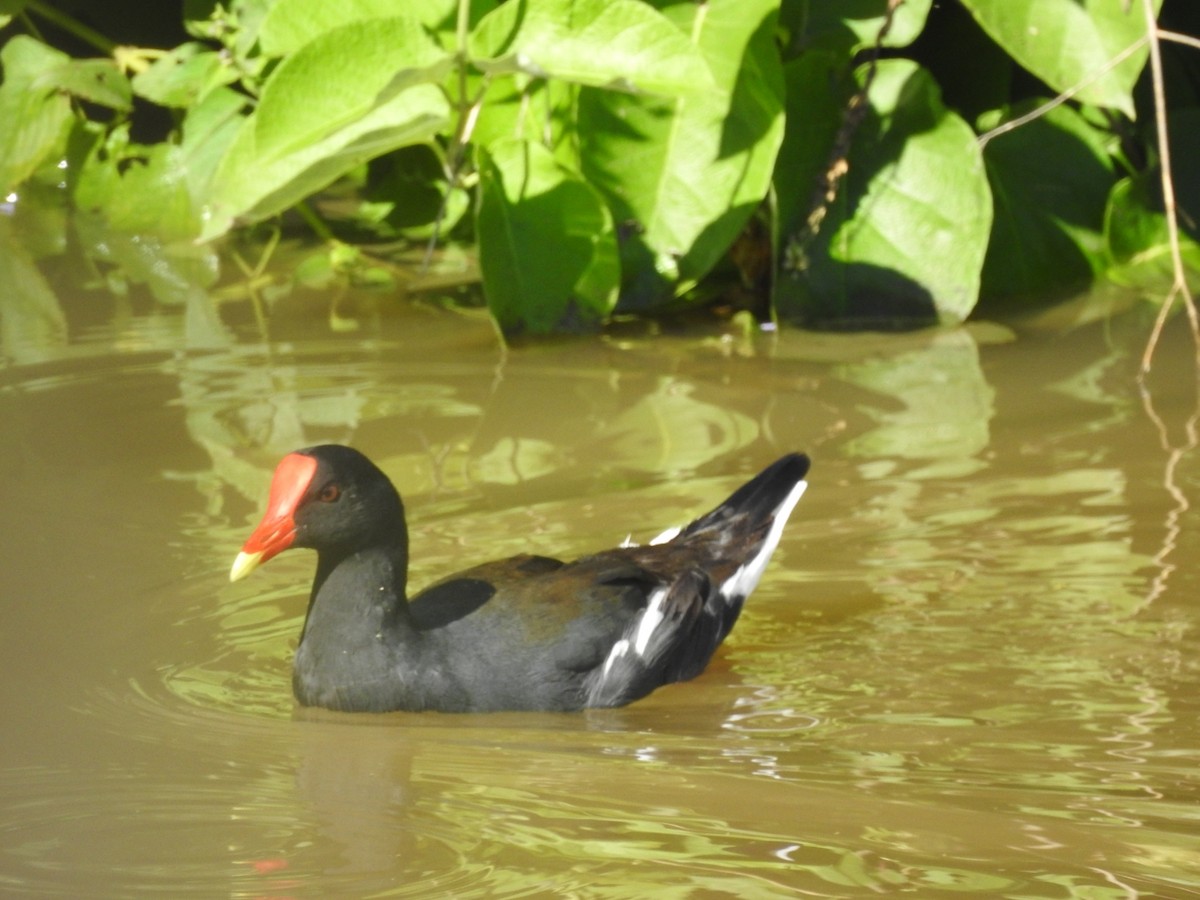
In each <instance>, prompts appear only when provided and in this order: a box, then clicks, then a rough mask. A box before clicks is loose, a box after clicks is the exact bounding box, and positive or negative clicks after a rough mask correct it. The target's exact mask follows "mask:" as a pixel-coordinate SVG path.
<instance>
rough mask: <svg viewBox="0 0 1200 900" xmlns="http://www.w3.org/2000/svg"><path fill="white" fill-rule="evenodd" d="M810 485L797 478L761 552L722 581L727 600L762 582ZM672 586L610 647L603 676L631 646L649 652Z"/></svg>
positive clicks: (663, 538) (628, 541) (672, 534)
mask: <svg viewBox="0 0 1200 900" xmlns="http://www.w3.org/2000/svg"><path fill="white" fill-rule="evenodd" d="M807 487H808V482H807V481H798V482H796V486H795V487H793V488H792V489H791V491H789V492H788V495H787V496H786V497H784V498H783V500H781V501H780V502H779V505H778V506H776V507H775V509H774V510H773V511H772V512H771V517H772V521H771V528H770V530H768V532H767V536H766V538H764V540H763V542H762V546H761V547H759V549H758V553H756V554H755V555H754V558H753V559H751V560H749V561H748V562H746V563H743V564H742V565H741V566H739V567H738V569H737V571H736V572H734V573H733V574H732V575H730V576H729V577H728V578H727V579H725V581H724V583H723V584H722V585H721V587H720V589H719V590H720V594H721V596H722V597H723V598H724V599H725V601H726V602H728V601H730V600H731V599H733V598H734V597H740V598H743V599H744V598H746V597H748V596H750V593H751V591H753V590H754V588H755V587H757V586H758V581H759V579H760V578H762V574H763V572H764V571H765V570H766V568H767V562H768V561H769V560H770V559H771V554H773V553H774V552H775V547H776V546H777V545H778V544H779V539H780V537H782V536H783V528H784V526H785V525H786V524H787V520H788V516H790V515H791V514H792V510H793V509H794V508H795V506H796V504H797V503H798V502H799V501H800V498H801V497H802V496H804V491H805V489H806V488H807ZM682 530H683V529H682V528H679V527H673V528H668V529H667V530H666V531H664V532H662V533H661V534H659V535H657V536H656V537H654V538H652V539H651V540H650V544H651V545H652V546H654V545H658V544H665V543H667V542H669V541H673V540H674V539H675V538H676V537H678V536H679V533H680V532H681V531H682ZM621 546H622V547H636V546H637V544H636V543H634V541H633V540H632V535H630V536H629V537H627V538H625V540H624V541H622V542H621ZM670 587H671V586H670V585H661V586H660V587H658V588H656V589H655V590H654V592H653V593H651V594H650V599H649V602H648V603H647V604H646V609H645V610H644V611H643V612H642V615H641V617H640V618H639V619H638V621H637V626H636V628H634V629H633V635H632V637H624V638H622V639H621V640H619V641H617V642H616V643H615V644H613V647H612V650H610V651H609V653H608V657H607V658H606V659H605V660H604V669H603V671H602V672H601V678H604V677H606V676H607V675H608V673H609V672H610V671H611V670H612V667H613V666H614V665H615V664H616V662H617V660H619V659H621V658H622V657H623V656H625V654H627V653H628V652H629V651H630V650H631V649H632V650H633V652H634V653H636V654H637V655H638V656H645V654H646V651H647V649H648V648H649V647H650V640H651V638H652V637H653V636H654V631H655V629H656V628H658V626H659V625H661V624H662V622H663V619H664V618H665V616H664V614H663V604H664V603H665V602H666V599H667V594H668V593H669V592H670ZM626 634H627V635H628V634H629V632H628V631H627V632H626Z"/></svg>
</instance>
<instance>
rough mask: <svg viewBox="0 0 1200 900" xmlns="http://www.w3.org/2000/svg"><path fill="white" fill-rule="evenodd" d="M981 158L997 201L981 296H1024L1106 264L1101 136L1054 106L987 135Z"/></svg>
mask: <svg viewBox="0 0 1200 900" xmlns="http://www.w3.org/2000/svg"><path fill="white" fill-rule="evenodd" d="M1029 105H1030V106H1033V105H1034V103H1033V102H1032V101H1031V102H1030V104H1029ZM1015 112H1019V111H1015ZM984 162H985V163H986V164H987V171H988V180H989V182H990V184H991V188H992V196H993V198H994V199H995V206H996V218H995V223H994V224H993V226H992V237H991V241H990V243H989V244H988V252H987V259H986V260H985V262H984V266H983V293H984V295H985V296H1010V295H1020V296H1022V297H1024V298H1030V297H1032V296H1036V295H1038V294H1040V295H1045V294H1046V293H1047V292H1050V291H1056V290H1062V289H1067V288H1071V287H1076V286H1079V285H1081V284H1084V283H1087V282H1090V281H1091V279H1092V278H1093V276H1094V275H1095V274H1096V273H1097V272H1099V271H1100V270H1101V269H1102V268H1103V267H1104V261H1105V260H1104V241H1103V236H1102V231H1103V227H1104V209H1105V206H1106V204H1107V202H1108V195H1109V191H1110V190H1111V189H1112V185H1113V181H1114V176H1113V173H1112V164H1111V162H1110V159H1109V156H1108V153H1107V150H1106V147H1105V141H1104V137H1103V135H1101V134H1099V133H1098V132H1097V131H1096V130H1095V129H1094V128H1092V126H1091V125H1089V124H1088V123H1087V122H1086V121H1085V120H1084V118H1083V117H1082V116H1081V115H1079V113H1077V112H1075V111H1074V110H1072V109H1071V108H1070V107H1067V106H1059V107H1056V108H1055V109H1053V110H1051V111H1050V112H1049V113H1047V114H1046V115H1044V116H1042V117H1040V118H1038V119H1035V120H1034V121H1032V122H1029V123H1028V124H1026V125H1023V126H1021V127H1020V128H1017V129H1015V130H1013V131H1010V132H1008V133H1007V134H1002V135H1000V136H998V137H996V138H993V139H992V140H991V141H990V142H988V145H987V147H986V149H985V151H984Z"/></svg>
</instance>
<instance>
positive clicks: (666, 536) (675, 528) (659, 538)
mask: <svg viewBox="0 0 1200 900" xmlns="http://www.w3.org/2000/svg"><path fill="white" fill-rule="evenodd" d="M681 531H683V528H682V527H681V526H679V525H672V526H671V527H670V528H668V529H667V530H666V531H664V532H663V533H662V534H659V535H656V536H655V537H652V538H650V546H651V547H657V546H658V545H659V544H666V543H669V542H671V541H673V540H675V538H677V537H679V532H681Z"/></svg>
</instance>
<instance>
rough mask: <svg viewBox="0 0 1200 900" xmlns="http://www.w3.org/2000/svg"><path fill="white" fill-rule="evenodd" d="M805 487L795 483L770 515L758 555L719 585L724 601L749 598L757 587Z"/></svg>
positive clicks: (805, 483)
mask: <svg viewBox="0 0 1200 900" xmlns="http://www.w3.org/2000/svg"><path fill="white" fill-rule="evenodd" d="M807 487H808V482H807V481H797V482H796V486H795V487H794V488H792V490H791V491H790V492H789V493H788V495H787V496H786V497H784V498H783V500H782V501H781V502H780V504H779V505H778V506H777V507H775V510H774V511H773V512H772V513H771V516H772V522H771V530H770V531H768V532H767V537H766V539H765V540H764V541H763V542H762V546H761V547H759V549H758V553H756V554H755V555H754V558H753V559H751V560H750V561H749V562H745V563H743V564H742V565H740V566H738V569H737V571H736V572H734V573H733V574H732V575H730V576H729V577H728V578H726V579H725V581H724V583H723V584H722V585H721V587H720V593H721V596H722V597H724V598H725V599H726V600H729V599H731V598H733V597H742V598H746V597H749V596H750V592H751V591H753V590H754V589H755V588H756V587H757V586H758V580H759V579H760V578H762V574H763V572H764V571H765V570H766V568H767V562H768V561H769V560H770V559H771V554H772V553H774V552H775V547H776V546H777V545H778V544H779V538H780V537H782V536H783V526H784V525H786V524H787V520H788V516H790V515H791V514H792V510H793V509H794V508H795V506H796V504H797V503H799V502H800V498H801V497H803V496H804V491H805V489H806V488H807Z"/></svg>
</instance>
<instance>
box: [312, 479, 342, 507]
mask: <svg viewBox="0 0 1200 900" xmlns="http://www.w3.org/2000/svg"><path fill="white" fill-rule="evenodd" d="M340 496H342V489H341V488H340V487H338V486H337V485H336V484H335V483H333V482H330V483H329V484H327V485H325V487H323V488H321V491H320V493H318V494H317V499H318V500H320V501H321V502H322V503H333V502H334V501H335V500H337V499H338V497H340Z"/></svg>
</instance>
